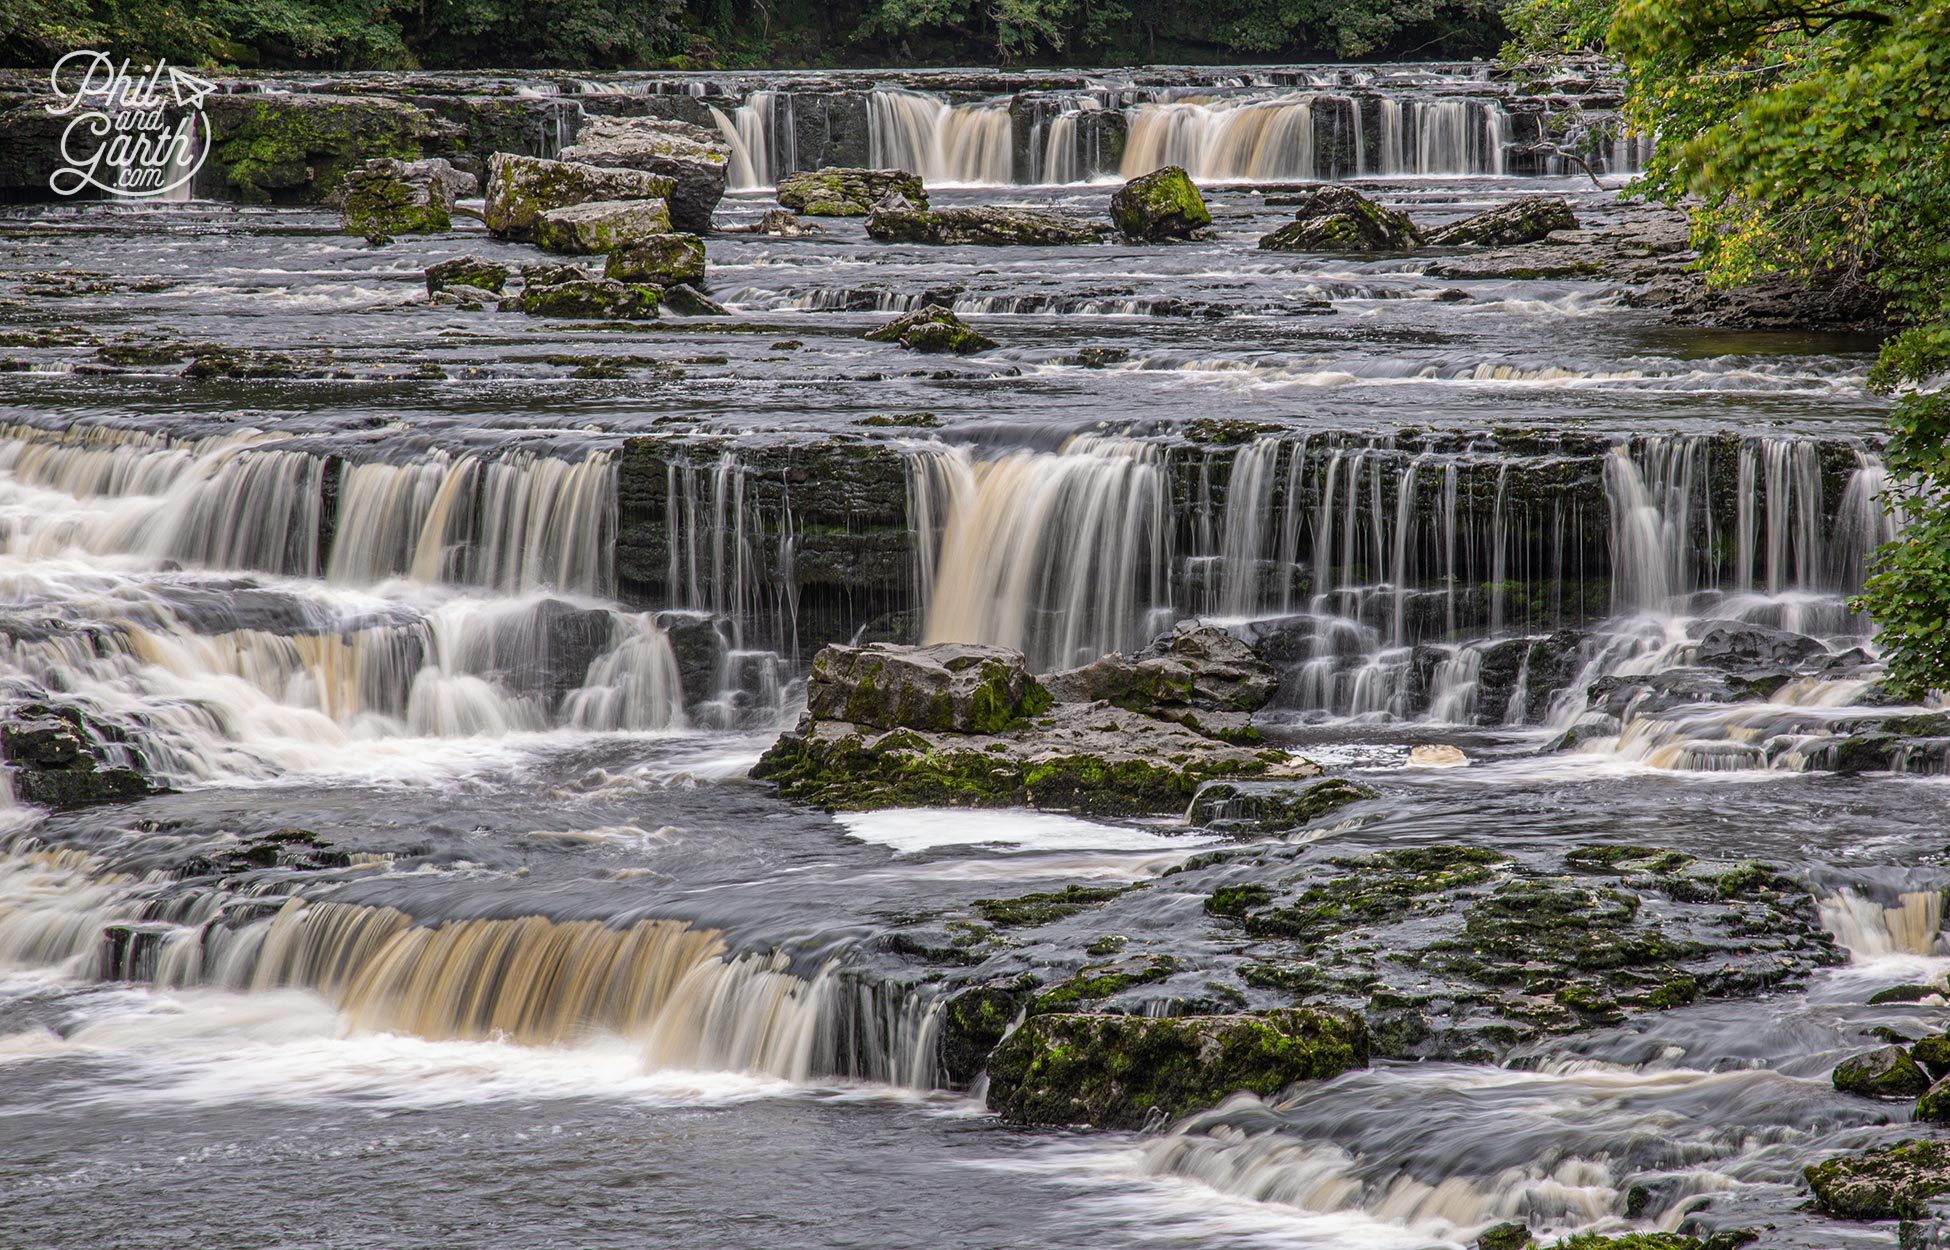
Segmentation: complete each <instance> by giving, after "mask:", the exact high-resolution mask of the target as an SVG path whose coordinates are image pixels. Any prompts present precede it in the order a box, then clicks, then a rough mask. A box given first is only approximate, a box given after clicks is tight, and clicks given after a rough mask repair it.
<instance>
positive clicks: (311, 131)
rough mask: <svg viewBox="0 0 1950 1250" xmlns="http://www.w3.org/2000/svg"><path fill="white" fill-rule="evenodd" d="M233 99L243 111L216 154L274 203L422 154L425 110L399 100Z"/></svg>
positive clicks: (248, 190) (240, 187)
mask: <svg viewBox="0 0 1950 1250" xmlns="http://www.w3.org/2000/svg"><path fill="white" fill-rule="evenodd" d="M230 107H233V108H241V109H242V113H241V116H239V117H238V118H237V119H236V121H235V122H234V123H232V124H230V125H228V126H227V127H226V130H227V133H226V135H225V137H224V138H223V139H221V140H219V141H218V142H217V143H216V144H215V145H214V146H213V148H212V150H211V154H210V161H211V164H213V165H214V166H215V167H216V168H218V169H221V170H223V171H224V180H225V181H226V182H228V183H229V184H230V185H231V186H232V187H235V188H236V189H237V193H238V196H239V198H241V199H243V200H245V201H246V202H251V203H266V202H269V201H270V200H272V199H274V198H276V197H277V196H278V195H279V194H281V193H296V194H297V196H298V197H299V198H305V199H313V200H316V199H322V198H324V197H325V196H326V195H327V194H329V193H330V192H332V191H335V190H337V189H338V187H339V184H340V183H341V182H343V181H344V179H345V174H346V171H347V170H348V169H350V168H351V167H352V166H354V165H356V164H358V163H360V162H361V161H367V160H371V159H373V158H374V157H381V156H390V157H396V158H398V159H400V160H414V159H416V158H417V157H419V155H420V138H421V131H422V123H421V122H420V121H419V119H418V114H417V112H415V111H413V110H410V109H407V108H406V107H405V106H402V105H395V104H392V103H391V102H385V104H384V106H383V107H382V106H381V105H380V103H379V102H374V101H355V100H331V101H310V100H307V101H303V102H302V103H300V102H298V101H293V100H291V99H288V98H277V97H270V98H266V99H264V100H252V101H247V102H244V103H242V104H237V105H231V106H230ZM441 228H442V229H445V228H446V227H445V226H442V227H441Z"/></svg>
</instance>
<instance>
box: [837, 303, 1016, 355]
mask: <svg viewBox="0 0 1950 1250" xmlns="http://www.w3.org/2000/svg"><path fill="white" fill-rule="evenodd" d="M866 337H867V338H869V339H872V340H874V341H875V342H877V343H899V344H900V345H901V346H902V347H905V348H907V349H908V350H909V351H916V352H952V353H954V354H956V355H960V356H966V355H970V354H972V353H974V352H985V351H988V350H989V349H991V348H993V347H996V346H998V344H997V343H996V341H995V340H994V339H992V338H989V337H987V336H986V335H983V334H981V333H980V332H978V331H976V330H972V329H970V328H969V326H968V323H967V322H965V321H963V320H962V319H961V318H960V317H957V316H956V315H955V314H954V312H953V311H952V310H951V309H947V308H943V307H942V306H941V305H939V304H929V305H928V306H927V307H925V308H921V309H918V310H916V311H914V312H911V313H903V314H902V315H900V316H899V317H896V318H894V319H893V320H892V321H890V322H888V323H887V324H886V325H884V326H881V327H880V328H879V329H877V330H869V331H868V332H867V334H866Z"/></svg>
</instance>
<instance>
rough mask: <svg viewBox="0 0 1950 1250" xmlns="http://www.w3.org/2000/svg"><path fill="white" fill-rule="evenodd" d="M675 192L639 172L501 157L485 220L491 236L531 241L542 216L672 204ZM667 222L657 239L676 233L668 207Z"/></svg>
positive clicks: (492, 170)
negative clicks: (601, 204) (629, 203)
mask: <svg viewBox="0 0 1950 1250" xmlns="http://www.w3.org/2000/svg"><path fill="white" fill-rule="evenodd" d="M674 186H675V184H674V183H673V182H672V181H671V180H670V179H669V178H665V177H662V176H661V175H658V174H646V173H644V172H643V171H641V170H636V169H605V168H601V167H599V166H596V165H584V164H579V163H577V162H574V161H548V160H543V159H541V158H540V157H535V156H516V155H514V154H512V153H509V152H496V153H495V154H494V156H493V158H492V159H490V160H489V161H488V181H487V198H486V200H485V202H484V205H483V207H482V211H481V220H482V222H484V223H485V224H486V226H487V228H488V231H489V233H491V234H496V235H500V236H502V237H503V238H510V239H528V238H530V237H532V235H533V232H534V229H535V224H536V222H537V221H539V220H540V219H541V216H542V214H543V213H546V212H549V211H550V210H552V209H558V208H568V207H571V206H572V205H576V204H588V203H592V202H596V201H614V200H667V198H668V197H669V195H670V192H671V190H672V188H673V187H674ZM664 218H665V221H664V225H663V226H662V228H661V229H660V230H659V231H656V232H655V233H662V232H663V231H667V230H669V229H670V222H669V209H668V207H666V208H665V210H664ZM599 250H600V249H599Z"/></svg>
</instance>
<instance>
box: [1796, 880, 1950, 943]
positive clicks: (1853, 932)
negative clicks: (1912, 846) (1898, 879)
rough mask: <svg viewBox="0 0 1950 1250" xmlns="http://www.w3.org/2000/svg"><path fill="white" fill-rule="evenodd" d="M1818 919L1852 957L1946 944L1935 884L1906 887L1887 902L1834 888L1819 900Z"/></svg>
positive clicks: (1938, 895) (1939, 895)
mask: <svg viewBox="0 0 1950 1250" xmlns="http://www.w3.org/2000/svg"><path fill="white" fill-rule="evenodd" d="M1821 925H1822V928H1824V929H1826V930H1828V931H1829V932H1830V933H1832V934H1834V935H1835V940H1836V942H1838V943H1840V944H1841V945H1842V946H1843V947H1844V948H1845V949H1846V950H1847V951H1848V952H1849V954H1850V955H1851V956H1852V957H1854V958H1855V959H1857V960H1863V959H1883V958H1887V957H1889V956H1891V955H1941V954H1944V953H1946V950H1950V943H1946V940H1945V935H1944V932H1943V891H1941V890H1906V891H1903V892H1902V893H1901V894H1900V895H1899V896H1898V897H1897V899H1896V900H1895V902H1893V903H1883V902H1879V901H1877V900H1876V899H1873V898H1865V897H1863V896H1862V895H1861V894H1860V893H1858V892H1857V891H1856V890H1853V889H1842V890H1837V891H1835V892H1834V893H1832V894H1830V895H1828V896H1827V897H1826V898H1823V899H1822V900H1821Z"/></svg>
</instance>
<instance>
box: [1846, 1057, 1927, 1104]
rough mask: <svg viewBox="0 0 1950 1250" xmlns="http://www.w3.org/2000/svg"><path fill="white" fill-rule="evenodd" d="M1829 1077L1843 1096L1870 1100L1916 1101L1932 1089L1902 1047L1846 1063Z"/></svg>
mask: <svg viewBox="0 0 1950 1250" xmlns="http://www.w3.org/2000/svg"><path fill="white" fill-rule="evenodd" d="M1830 1076H1831V1079H1832V1080H1833V1082H1834V1085H1835V1088H1836V1089H1838V1090H1840V1091H1841V1092H1842V1093H1844V1094H1861V1095H1862V1096H1864V1097H1867V1098H1916V1097H1920V1096H1921V1095H1922V1094H1924V1093H1926V1092H1928V1090H1929V1088H1930V1078H1929V1077H1928V1076H1926V1075H1925V1074H1924V1072H1923V1069H1922V1068H1921V1067H1919V1066H1918V1065H1917V1063H1916V1061H1915V1060H1914V1059H1911V1058H1910V1057H1909V1052H1908V1051H1906V1050H1904V1049H1903V1048H1902V1047H1901V1046H1884V1047H1882V1048H1880V1049H1878V1050H1871V1051H1868V1052H1866V1053H1864V1054H1860V1055H1855V1056H1852V1057H1850V1058H1848V1059H1844V1060H1842V1061H1841V1062H1840V1063H1838V1064H1836V1065H1835V1070H1834V1072H1833V1073H1831V1074H1830Z"/></svg>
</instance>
